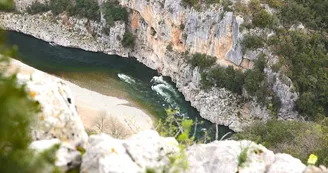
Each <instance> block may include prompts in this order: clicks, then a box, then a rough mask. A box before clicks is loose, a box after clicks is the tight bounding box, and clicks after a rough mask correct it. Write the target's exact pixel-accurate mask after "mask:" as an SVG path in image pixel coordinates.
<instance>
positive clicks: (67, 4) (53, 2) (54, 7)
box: [32, 0, 73, 15]
mask: <svg viewBox="0 0 328 173" xmlns="http://www.w3.org/2000/svg"><path fill="white" fill-rule="evenodd" d="M32 5H33V4H32ZM72 7H73V4H72V3H71V1H70V0H50V1H49V9H50V10H51V12H52V13H53V14H55V15H58V14H60V13H62V12H63V11H66V10H69V9H70V8H72Z"/></svg>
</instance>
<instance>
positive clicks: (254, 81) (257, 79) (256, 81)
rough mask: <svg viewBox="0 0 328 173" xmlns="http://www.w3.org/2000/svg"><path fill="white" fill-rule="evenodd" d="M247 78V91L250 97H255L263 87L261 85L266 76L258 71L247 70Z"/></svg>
mask: <svg viewBox="0 0 328 173" xmlns="http://www.w3.org/2000/svg"><path fill="white" fill-rule="evenodd" d="M245 76H246V78H245V89H246V91H247V92H248V93H249V94H250V95H253V96H254V95H255V94H256V92H257V91H259V90H260V88H261V87H262V86H261V84H262V81H263V80H264V77H265V76H264V74H263V73H261V72H260V71H259V70H257V69H255V70H247V71H246V74H245Z"/></svg>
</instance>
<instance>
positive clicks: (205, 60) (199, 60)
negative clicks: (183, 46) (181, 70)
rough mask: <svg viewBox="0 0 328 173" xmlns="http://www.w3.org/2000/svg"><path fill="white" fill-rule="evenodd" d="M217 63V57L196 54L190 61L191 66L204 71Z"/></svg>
mask: <svg viewBox="0 0 328 173" xmlns="http://www.w3.org/2000/svg"><path fill="white" fill-rule="evenodd" d="M215 61H216V57H212V56H208V55H206V54H200V53H196V54H194V55H193V56H192V58H191V59H190V64H191V65H192V66H193V67H199V68H200V69H201V70H202V69H205V68H208V67H211V66H212V65H214V64H215Z"/></svg>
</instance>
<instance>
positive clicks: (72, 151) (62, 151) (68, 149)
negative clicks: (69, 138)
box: [30, 139, 82, 172]
mask: <svg viewBox="0 0 328 173" xmlns="http://www.w3.org/2000/svg"><path fill="white" fill-rule="evenodd" d="M57 144H58V145H59V149H58V150H57V151H56V158H57V160H56V162H55V165H56V166H57V167H59V168H61V170H62V171H64V172H65V171H68V170H70V169H76V168H79V167H80V165H81V160H82V156H81V153H80V152H79V151H77V149H76V148H75V147H74V146H72V145H70V144H69V143H64V142H61V141H60V140H59V139H50V140H40V141H33V142H32V143H31V144H30V148H32V149H34V150H36V151H38V152H42V151H45V150H47V149H50V148H51V147H53V146H54V145H57Z"/></svg>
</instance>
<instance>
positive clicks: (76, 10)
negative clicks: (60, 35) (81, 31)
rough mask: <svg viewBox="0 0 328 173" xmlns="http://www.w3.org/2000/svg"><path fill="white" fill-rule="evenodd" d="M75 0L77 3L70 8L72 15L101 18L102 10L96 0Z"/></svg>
mask: <svg viewBox="0 0 328 173" xmlns="http://www.w3.org/2000/svg"><path fill="white" fill-rule="evenodd" d="M75 2H76V3H75V5H74V6H72V8H70V9H69V14H70V15H73V16H77V17H81V18H82V17H85V18H88V19H92V20H100V11H99V6H98V4H97V1H96V0H75Z"/></svg>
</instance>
